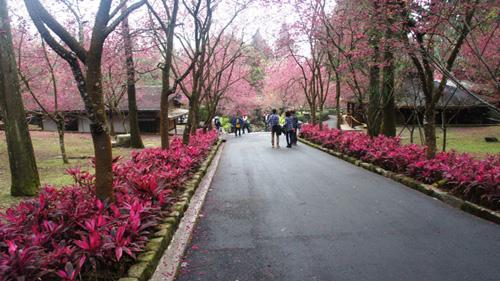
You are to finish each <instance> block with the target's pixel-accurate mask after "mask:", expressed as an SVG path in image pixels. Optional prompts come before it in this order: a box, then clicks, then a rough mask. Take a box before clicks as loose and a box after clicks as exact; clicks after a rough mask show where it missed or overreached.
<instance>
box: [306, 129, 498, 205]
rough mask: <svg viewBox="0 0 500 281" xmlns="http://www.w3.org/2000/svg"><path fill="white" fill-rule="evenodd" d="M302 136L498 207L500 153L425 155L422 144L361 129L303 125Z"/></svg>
mask: <svg viewBox="0 0 500 281" xmlns="http://www.w3.org/2000/svg"><path fill="white" fill-rule="evenodd" d="M301 137H303V138H304V139H307V140H309V141H311V142H313V143H316V144H319V145H321V146H323V147H325V148H328V149H332V150H335V151H338V152H341V153H343V154H347V155H349V156H353V157H356V158H358V159H360V160H362V161H365V162H369V163H372V164H375V165H377V166H380V167H382V168H384V169H386V170H389V171H392V172H396V173H401V174H404V175H407V176H410V177H412V178H414V179H416V180H419V181H421V182H424V183H427V184H433V183H438V182H439V187H440V188H442V189H445V190H447V191H449V192H451V193H452V194H454V195H456V196H459V197H461V198H463V199H465V200H469V201H471V202H474V203H477V204H480V205H482V206H485V207H488V208H491V209H493V210H499V209H500V155H495V156H488V157H487V158H486V159H483V160H479V159H475V158H473V157H472V156H471V155H469V154H467V153H462V154H458V153H456V152H453V151H452V152H441V153H438V154H437V155H436V157H435V158H434V159H430V160H427V159H426V158H425V149H426V148H425V147H422V146H419V145H415V144H408V145H402V144H401V143H400V140H399V138H388V137H385V136H378V137H375V138H370V137H369V136H368V135H366V134H364V133H360V132H354V131H346V132H342V131H339V130H337V129H329V128H324V129H323V131H320V130H319V127H316V126H312V125H304V126H303V127H302V130H301Z"/></svg>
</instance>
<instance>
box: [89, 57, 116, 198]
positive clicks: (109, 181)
mask: <svg viewBox="0 0 500 281" xmlns="http://www.w3.org/2000/svg"><path fill="white" fill-rule="evenodd" d="M87 60H88V62H87V73H86V74H87V75H86V85H87V93H88V94H89V96H90V97H91V98H92V101H93V102H94V108H95V117H96V119H97V121H98V123H91V124H90V131H91V133H92V140H93V143H94V153H95V176H96V181H95V190H96V195H97V197H98V198H99V199H101V200H108V201H114V192H113V170H112V160H113V157H112V150H111V138H110V136H109V133H108V131H107V128H106V119H107V118H106V111H105V109H104V101H103V94H102V77H101V63H100V62H101V56H100V53H99V54H95V53H94V54H92V55H89V56H88V58H87Z"/></svg>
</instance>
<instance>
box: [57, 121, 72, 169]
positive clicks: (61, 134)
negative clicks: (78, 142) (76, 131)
mask: <svg viewBox="0 0 500 281" xmlns="http://www.w3.org/2000/svg"><path fill="white" fill-rule="evenodd" d="M56 118H57V117H56ZM57 134H58V136H59V148H60V150H61V156H62V159H63V163H64V164H69V161H68V155H67V154H66V146H65V145H64V118H62V119H58V120H57Z"/></svg>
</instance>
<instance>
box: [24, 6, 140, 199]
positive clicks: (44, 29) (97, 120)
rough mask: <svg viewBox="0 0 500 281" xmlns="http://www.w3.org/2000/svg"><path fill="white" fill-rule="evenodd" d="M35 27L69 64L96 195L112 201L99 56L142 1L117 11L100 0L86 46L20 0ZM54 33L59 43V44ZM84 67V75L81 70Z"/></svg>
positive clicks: (39, 8)
mask: <svg viewBox="0 0 500 281" xmlns="http://www.w3.org/2000/svg"><path fill="white" fill-rule="evenodd" d="M24 3H25V5H26V8H27V9H28V13H29V15H30V17H31V19H32V20H33V23H34V24H35V26H36V28H37V30H38V31H39V32H40V34H41V36H42V37H43V39H44V40H45V41H46V42H47V44H48V45H49V46H50V47H51V48H52V49H53V50H54V51H55V52H56V53H57V54H58V55H59V56H60V57H61V58H63V59H64V60H65V61H66V62H67V63H68V64H69V66H70V67H71V71H72V73H73V76H74V79H75V82H76V84H77V87H78V91H79V93H80V96H81V98H82V100H83V102H84V105H85V110H86V112H87V116H88V118H89V119H90V122H91V124H90V127H91V134H92V140H93V143H94V152H95V170H96V172H95V175H96V182H95V188H96V195H97V197H98V198H99V199H101V200H111V201H112V200H114V194H113V187H112V184H113V172H112V160H113V159H112V151H111V139H110V136H109V132H108V130H107V127H106V111H105V108H104V102H103V100H104V99H103V91H102V72H101V59H102V51H103V45H104V42H105V40H106V38H107V37H108V35H109V34H110V33H111V32H113V30H114V29H115V28H116V27H117V26H118V25H119V24H120V22H121V21H122V20H123V18H125V17H126V16H127V15H128V14H129V13H131V12H132V11H134V10H136V9H138V8H139V7H141V6H142V5H143V4H144V3H145V0H141V1H138V2H135V3H133V4H132V5H130V6H129V7H128V8H127V10H126V12H124V13H121V14H119V12H120V9H121V6H122V5H124V4H125V3H126V1H121V2H119V3H118V4H117V5H115V6H114V7H113V8H112V3H113V1H112V0H101V1H100V3H99V7H98V10H97V12H96V14H95V18H94V23H93V27H92V33H91V36H90V45H89V46H88V47H87V48H86V46H84V45H83V44H82V43H81V42H78V40H77V39H75V37H74V36H72V35H71V34H70V32H68V30H67V29H66V28H65V27H64V26H63V25H61V24H60V23H59V22H58V21H57V20H56V19H55V18H54V17H53V16H52V15H51V14H50V13H49V12H48V11H47V9H46V6H45V5H43V4H42V3H41V2H40V1H39V0H25V1H24ZM54 35H55V36H57V37H58V38H59V39H60V40H61V41H62V42H63V43H62V44H61V43H60V42H59V41H58V40H56V38H55V37H54ZM82 65H84V66H85V69H84V70H85V74H84V72H83V70H82Z"/></svg>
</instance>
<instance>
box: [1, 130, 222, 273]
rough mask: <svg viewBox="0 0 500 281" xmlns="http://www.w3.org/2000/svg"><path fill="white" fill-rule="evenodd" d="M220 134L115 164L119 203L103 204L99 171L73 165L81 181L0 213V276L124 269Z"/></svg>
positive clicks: (71, 171)
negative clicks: (96, 187) (96, 175)
mask: <svg viewBox="0 0 500 281" xmlns="http://www.w3.org/2000/svg"><path fill="white" fill-rule="evenodd" d="M216 139H217V133H216V132H208V133H201V132H198V133H197V134H196V135H194V136H193V137H192V138H191V142H190V144H189V145H184V144H182V141H181V140H180V139H174V140H173V141H172V145H171V146H170V148H169V149H168V150H162V149H160V148H149V149H144V150H142V151H136V152H132V155H131V156H132V157H131V159H130V160H128V161H119V159H115V162H114V163H113V172H114V180H113V185H114V189H115V196H116V200H115V202H113V203H107V202H101V201H100V200H98V199H97V197H96V195H95V191H94V175H92V174H91V173H89V172H87V171H82V170H81V169H80V168H72V169H68V171H67V172H68V174H70V175H71V176H72V177H73V178H74V181H75V183H74V184H73V185H69V186H64V187H61V188H56V187H53V186H46V187H44V188H43V189H42V190H41V192H40V194H39V196H38V197H37V198H35V199H32V200H29V201H24V202H21V203H20V204H18V205H17V206H14V207H12V208H9V209H7V210H6V211H5V212H1V213H0V280H5V281H8V280H68V281H69V280H81V279H82V278H85V276H89V274H91V273H92V272H94V273H93V274H95V272H96V271H98V270H111V271H115V272H114V273H115V274H116V273H117V274H120V272H117V271H120V270H122V271H123V270H124V268H125V267H126V266H124V264H127V263H130V262H131V261H133V259H135V257H136V255H137V254H138V253H139V252H141V251H142V249H144V246H145V245H146V243H147V242H148V239H149V238H148V237H149V235H150V233H151V231H152V230H153V227H154V226H155V225H156V224H157V223H158V221H159V220H160V219H161V218H162V217H163V216H165V215H166V214H167V211H168V209H169V207H170V206H171V205H172V204H173V203H175V198H174V191H175V190H179V189H181V188H182V187H183V184H184V183H185V182H186V180H188V179H189V177H190V176H191V175H192V174H193V172H194V171H195V170H196V169H197V167H198V166H199V164H200V163H201V161H202V160H203V159H204V158H205V157H206V155H207V153H208V151H209V149H210V147H211V146H212V145H213V144H214V143H215V141H216Z"/></svg>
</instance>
